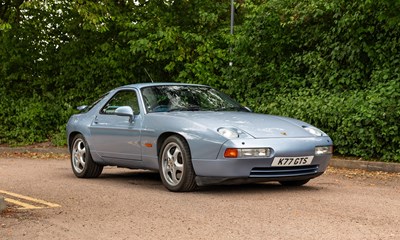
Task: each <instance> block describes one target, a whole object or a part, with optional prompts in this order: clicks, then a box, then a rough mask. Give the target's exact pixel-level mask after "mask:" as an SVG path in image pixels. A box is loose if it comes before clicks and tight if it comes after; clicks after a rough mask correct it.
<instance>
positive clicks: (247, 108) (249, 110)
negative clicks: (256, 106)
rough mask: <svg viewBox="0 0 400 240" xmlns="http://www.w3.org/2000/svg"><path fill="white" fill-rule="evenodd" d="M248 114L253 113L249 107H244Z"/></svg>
mask: <svg viewBox="0 0 400 240" xmlns="http://www.w3.org/2000/svg"><path fill="white" fill-rule="evenodd" d="M244 109H246V110H247V111H248V112H253V111H252V110H251V109H250V108H249V107H244Z"/></svg>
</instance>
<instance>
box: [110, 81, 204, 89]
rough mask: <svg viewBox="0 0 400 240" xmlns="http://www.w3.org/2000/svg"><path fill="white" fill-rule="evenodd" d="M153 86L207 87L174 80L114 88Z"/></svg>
mask: <svg viewBox="0 0 400 240" xmlns="http://www.w3.org/2000/svg"><path fill="white" fill-rule="evenodd" d="M154 86H203V87H209V86H206V85H202V84H191V83H175V82H156V83H135V84H129V85H125V86H121V87H118V88H116V89H121V88H136V89H141V88H144V87H154Z"/></svg>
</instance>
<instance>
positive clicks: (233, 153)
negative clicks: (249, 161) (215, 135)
mask: <svg viewBox="0 0 400 240" xmlns="http://www.w3.org/2000/svg"><path fill="white" fill-rule="evenodd" d="M270 156H271V149H270V148H227V149H226V150H225V153H224V157H226V158H253V157H259V158H265V157H270Z"/></svg>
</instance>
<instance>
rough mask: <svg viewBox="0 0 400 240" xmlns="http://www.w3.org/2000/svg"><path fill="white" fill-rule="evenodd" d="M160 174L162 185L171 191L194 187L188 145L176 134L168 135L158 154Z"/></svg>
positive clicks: (181, 190)
mask: <svg viewBox="0 0 400 240" xmlns="http://www.w3.org/2000/svg"><path fill="white" fill-rule="evenodd" d="M158 159H159V162H158V163H159V167H160V176H161V180H162V182H163V184H164V186H165V187H166V188H167V189H168V190H170V191H172V192H189V191H193V190H195V189H196V187H197V185H196V181H195V177H196V174H195V172H194V170H193V165H192V157H191V155H190V149H189V146H188V144H187V142H186V140H185V139H184V138H182V137H181V136H178V135H172V136H170V137H168V138H167V139H166V140H165V141H164V142H163V145H162V147H161V152H160V155H159V158H158Z"/></svg>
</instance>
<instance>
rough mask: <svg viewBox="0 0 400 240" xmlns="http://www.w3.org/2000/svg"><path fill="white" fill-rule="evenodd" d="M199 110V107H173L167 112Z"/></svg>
mask: <svg viewBox="0 0 400 240" xmlns="http://www.w3.org/2000/svg"><path fill="white" fill-rule="evenodd" d="M200 110H201V108H200V107H199V106H195V105H193V106H188V107H175V108H171V109H169V110H168V112H176V111H200Z"/></svg>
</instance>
